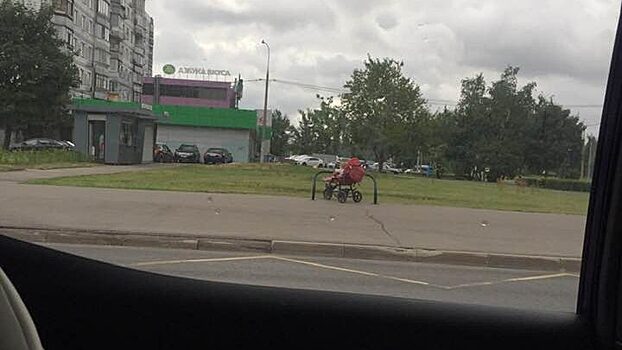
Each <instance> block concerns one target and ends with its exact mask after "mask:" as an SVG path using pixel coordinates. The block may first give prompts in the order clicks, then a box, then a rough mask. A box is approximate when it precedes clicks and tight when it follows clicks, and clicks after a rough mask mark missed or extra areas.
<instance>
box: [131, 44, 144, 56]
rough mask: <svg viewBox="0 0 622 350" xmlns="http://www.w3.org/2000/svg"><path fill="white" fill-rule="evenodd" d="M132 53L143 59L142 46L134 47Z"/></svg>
mask: <svg viewBox="0 0 622 350" xmlns="http://www.w3.org/2000/svg"><path fill="white" fill-rule="evenodd" d="M134 53H136V54H137V55H139V56H141V57H144V56H145V48H144V47H142V46H134Z"/></svg>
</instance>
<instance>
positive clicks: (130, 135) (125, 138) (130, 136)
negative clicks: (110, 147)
mask: <svg viewBox="0 0 622 350" xmlns="http://www.w3.org/2000/svg"><path fill="white" fill-rule="evenodd" d="M134 138H135V129H134V123H130V122H123V123H121V134H120V140H119V141H120V142H121V144H122V145H124V146H134Z"/></svg>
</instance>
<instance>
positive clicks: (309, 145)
mask: <svg viewBox="0 0 622 350" xmlns="http://www.w3.org/2000/svg"><path fill="white" fill-rule="evenodd" d="M317 97H318V99H319V100H320V107H319V108H317V109H308V110H306V111H299V112H300V115H301V119H300V122H299V123H298V127H297V128H296V129H295V130H294V132H293V134H292V139H293V142H292V143H293V146H294V149H295V150H296V152H297V153H304V154H311V153H325V154H341V153H342V152H344V150H345V148H346V143H347V139H348V134H347V120H346V118H345V115H344V114H343V112H342V111H341V109H339V108H338V107H336V106H334V100H333V97H322V96H319V95H318V96H317Z"/></svg>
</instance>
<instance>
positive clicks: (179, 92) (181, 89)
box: [160, 85, 227, 101]
mask: <svg viewBox="0 0 622 350" xmlns="http://www.w3.org/2000/svg"><path fill="white" fill-rule="evenodd" d="M160 95H162V96H170V97H185V98H200V99H203V100H218V101H223V100H226V99H227V90H226V89H218V88H207V87H194V86H182V85H161V86H160Z"/></svg>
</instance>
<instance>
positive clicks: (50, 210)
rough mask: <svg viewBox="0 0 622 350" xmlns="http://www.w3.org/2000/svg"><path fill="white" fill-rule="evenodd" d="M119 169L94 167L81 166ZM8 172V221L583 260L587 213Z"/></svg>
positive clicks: (3, 207)
mask: <svg viewBox="0 0 622 350" xmlns="http://www.w3.org/2000/svg"><path fill="white" fill-rule="evenodd" d="M110 168H114V169H110ZM140 168H141V169H143V168H144V167H140ZM118 169H120V168H119V167H102V169H98V168H88V169H80V173H81V174H87V173H91V171H111V172H114V170H118ZM126 169H129V167H128V168H126ZM132 170H135V169H132ZM54 172H55V174H53V175H50V176H64V175H75V174H76V173H77V169H66V170H62V171H54ZM60 173H62V175H58V174H60ZM98 173H101V172H98ZM48 174H51V173H47V171H46V172H45V175H46V176H48ZM2 175H4V174H0V193H2V201H1V202H0V226H4V227H28V228H51V229H65V230H67V229H69V230H78V231H106V232H121V233H134V234H146V235H150V236H158V235H173V236H176V237H184V236H187V237H210V238H229V239H244V240H264V241H297V242H314V243H336V244H348V245H373V246H381V247H394V248H424V249H430V250H446V251H460V252H482V253H498V254H512V255H530V256H546V257H570V258H578V257H580V255H581V249H582V242H583V232H584V225H585V223H584V221H585V218H584V217H582V216H572V215H555V214H531V213H517V212H502V211H493V210H476V209H465V208H447V207H432V206H403V205H390V204H381V205H379V206H373V205H362V204H361V205H356V204H353V203H348V204H345V205H341V204H338V203H336V202H335V201H331V202H326V201H323V200H318V201H315V202H313V201H311V200H309V199H302V198H288V197H269V196H247V195H222V194H202V193H181V192H161V191H128V190H111V189H90V188H71V187H54V186H36V185H24V184H18V183H16V182H13V181H14V180H10V179H7V178H6V176H2ZM13 175H14V174H13ZM37 176H42V175H40V174H37ZM3 178H4V180H3ZM22 179H23V178H22ZM380 200H382V195H381V197H380Z"/></svg>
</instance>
